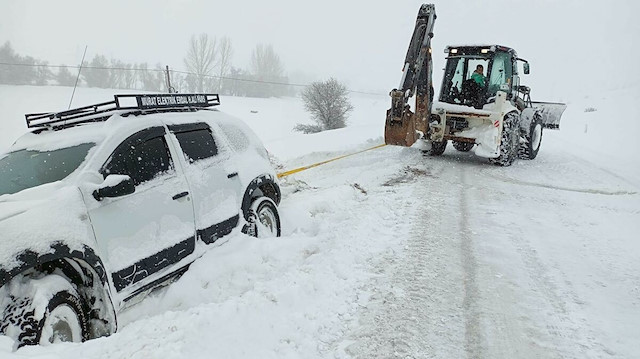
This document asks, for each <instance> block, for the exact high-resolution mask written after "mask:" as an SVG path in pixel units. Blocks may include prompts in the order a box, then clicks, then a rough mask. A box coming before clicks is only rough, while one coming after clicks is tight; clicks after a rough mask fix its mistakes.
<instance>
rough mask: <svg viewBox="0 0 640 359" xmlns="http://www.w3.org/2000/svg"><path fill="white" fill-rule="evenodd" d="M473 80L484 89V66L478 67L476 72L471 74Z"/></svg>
mask: <svg viewBox="0 0 640 359" xmlns="http://www.w3.org/2000/svg"><path fill="white" fill-rule="evenodd" d="M471 78H472V79H473V81H475V82H476V83H477V84H478V85H480V87H484V79H485V77H484V66H482V65H478V66H476V70H475V71H474V72H473V74H471Z"/></svg>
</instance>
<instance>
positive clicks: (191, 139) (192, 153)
mask: <svg viewBox="0 0 640 359" xmlns="http://www.w3.org/2000/svg"><path fill="white" fill-rule="evenodd" d="M175 135H176V138H177V139H178V142H179V143H180V147H182V152H184V155H185V157H186V158H187V161H189V163H193V162H195V161H198V160H202V159H205V158H209V157H213V156H215V155H217V154H218V147H217V146H216V143H215V141H214V140H213V136H212V135H211V130H210V129H208V128H207V129H199V130H193V131H187V132H177V133H175Z"/></svg>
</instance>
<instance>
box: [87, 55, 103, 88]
mask: <svg viewBox="0 0 640 359" xmlns="http://www.w3.org/2000/svg"><path fill="white" fill-rule="evenodd" d="M108 66H109V61H108V60H107V58H106V57H104V56H103V55H100V54H97V55H95V56H94V57H93V60H91V62H90V63H89V66H88V67H87V68H86V69H82V76H83V77H84V80H85V81H86V82H87V86H89V87H99V88H107V87H109V69H108Z"/></svg>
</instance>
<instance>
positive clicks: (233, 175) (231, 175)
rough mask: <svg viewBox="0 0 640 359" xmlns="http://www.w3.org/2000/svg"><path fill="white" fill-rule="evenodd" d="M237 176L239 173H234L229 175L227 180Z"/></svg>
mask: <svg viewBox="0 0 640 359" xmlns="http://www.w3.org/2000/svg"><path fill="white" fill-rule="evenodd" d="M236 176H238V172H233V173H229V174H228V175H227V178H233V177H236Z"/></svg>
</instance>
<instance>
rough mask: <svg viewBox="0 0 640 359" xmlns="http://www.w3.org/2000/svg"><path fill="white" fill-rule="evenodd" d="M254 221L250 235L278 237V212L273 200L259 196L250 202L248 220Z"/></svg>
mask: <svg viewBox="0 0 640 359" xmlns="http://www.w3.org/2000/svg"><path fill="white" fill-rule="evenodd" d="M251 219H253V221H254V227H253V228H254V233H252V235H254V236H256V237H259V238H262V237H280V230H281V228H280V214H279V213H278V207H277V206H276V204H275V202H273V200H272V199H271V198H269V197H260V198H258V199H256V200H254V201H253V203H252V204H251V214H250V221H251Z"/></svg>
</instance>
